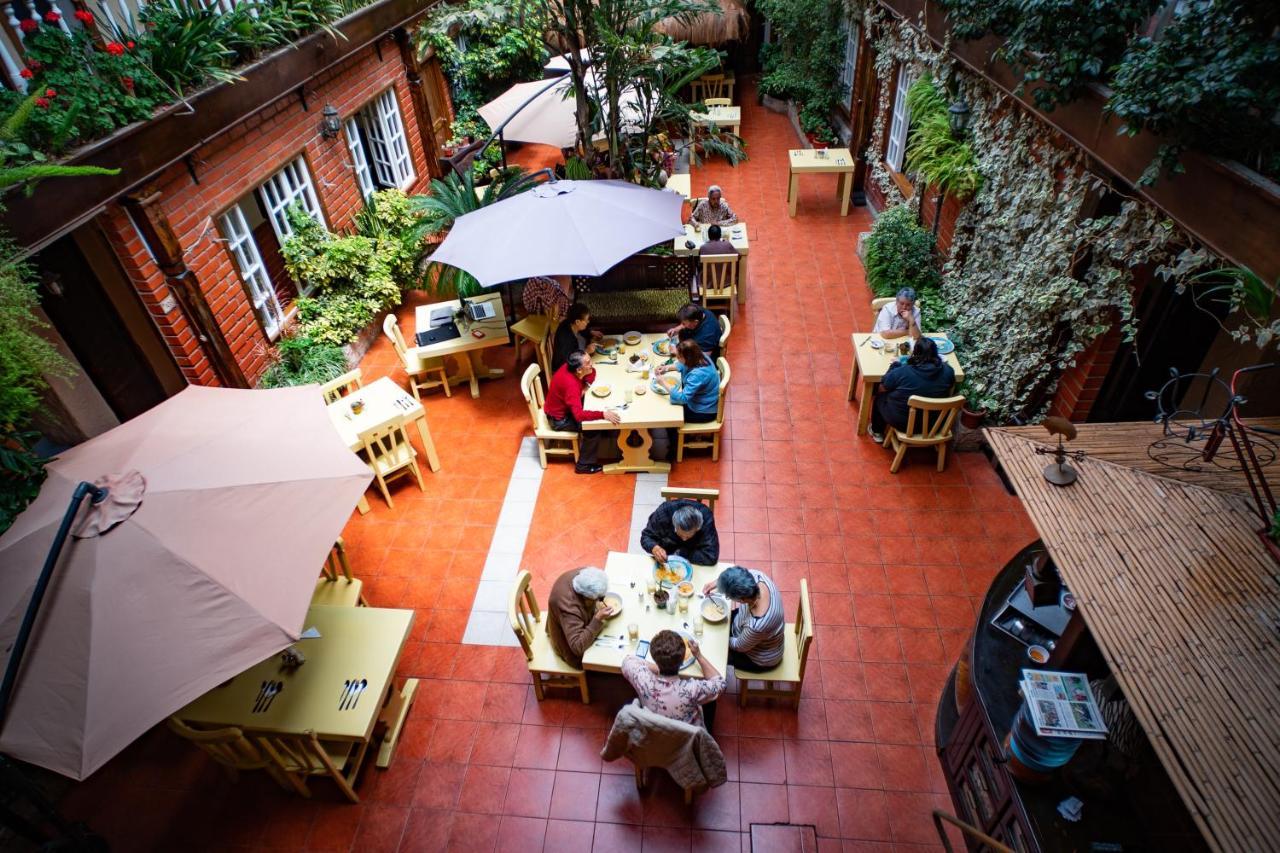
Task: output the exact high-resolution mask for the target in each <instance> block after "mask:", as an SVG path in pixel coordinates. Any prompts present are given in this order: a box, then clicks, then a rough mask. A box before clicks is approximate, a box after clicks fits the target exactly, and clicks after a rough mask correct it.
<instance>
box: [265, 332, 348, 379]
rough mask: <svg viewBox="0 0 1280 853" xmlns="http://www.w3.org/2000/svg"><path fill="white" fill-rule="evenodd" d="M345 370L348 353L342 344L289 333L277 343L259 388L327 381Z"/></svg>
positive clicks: (335, 377)
mask: <svg viewBox="0 0 1280 853" xmlns="http://www.w3.org/2000/svg"><path fill="white" fill-rule="evenodd" d="M346 372H347V355H346V353H344V352H343V351H342V347H340V346H336V345H334V344H325V343H319V342H317V341H316V340H314V339H313V338H311V337H309V336H307V335H290V336H286V337H284V338H281V339H280V342H279V343H277V344H276V351H275V361H273V362H272V364H271V366H270V367H268V368H267V371H266V373H264V374H262V378H261V379H259V380H258V387H259V388H284V387H287V386H290V385H310V384H313V383H325V382H328V381H329V380H330V379H337V378H338V377H339V376H341V375H342V374H344V373H346Z"/></svg>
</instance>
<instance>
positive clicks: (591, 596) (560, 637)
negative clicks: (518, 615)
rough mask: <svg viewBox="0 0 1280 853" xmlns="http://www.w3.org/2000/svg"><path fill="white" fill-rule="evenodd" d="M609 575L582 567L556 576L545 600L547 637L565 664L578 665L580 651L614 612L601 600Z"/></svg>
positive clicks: (598, 632) (585, 648) (580, 659)
mask: <svg viewBox="0 0 1280 853" xmlns="http://www.w3.org/2000/svg"><path fill="white" fill-rule="evenodd" d="M608 591H609V576H608V575H606V574H605V573H604V570H603V569H597V568H595V567H594V566H583V567H582V568H578V569H570V570H569V571H567V572H565V573H564V574H562V575H561V576H560V577H558V578H556V582H555V583H554V584H552V585H551V595H550V596H549V597H548V599H547V637H548V638H550V640H551V647H552V648H553V649H555V650H556V654H558V655H559V656H560V658H561V660H563V661H564V662H565V663H568V664H572V665H573V666H577V667H581V666H582V655H583V653H584V652H585V651H586V650H587V649H589V648H591V644H592V643H594V642H595V641H596V638H597V637H599V636H600V632H601V631H602V630H604V623H605V620H606V619H608V618H610V617H611V616H614V615H615V613H614V612H613V611H612V610H610V609H609V606H608V605H607V604H605V603H604V595H605V593H606V592H608Z"/></svg>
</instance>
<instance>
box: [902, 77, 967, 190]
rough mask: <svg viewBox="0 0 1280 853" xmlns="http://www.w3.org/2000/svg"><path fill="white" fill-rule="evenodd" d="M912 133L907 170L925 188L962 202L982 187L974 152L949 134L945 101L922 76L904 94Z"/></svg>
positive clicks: (949, 124) (930, 81)
mask: <svg viewBox="0 0 1280 853" xmlns="http://www.w3.org/2000/svg"><path fill="white" fill-rule="evenodd" d="M907 107H908V108H909V109H910V110H911V133H910V136H909V137H908V140H907V169H908V171H910V172H914V173H915V174H917V175H919V176H920V178H921V179H922V180H923V181H924V182H925V183H926V184H928V185H930V186H934V187H937V188H938V189H939V190H941V191H942V192H944V193H946V194H947V195H950V196H954V197H956V198H957V199H960V200H961V201H963V200H965V199H968V198H970V197H972V196H973V194H974V193H976V192H977V191H978V190H979V189H980V188H981V187H982V173H981V172H979V171H978V159H977V157H975V156H974V153H973V148H972V147H970V145H969V143H968V142H967V141H965V140H963V139H957V138H956V136H955V134H953V133H952V132H951V121H950V118H949V117H948V114H947V100H946V98H945V97H944V96H943V93H942V92H941V91H940V90H939V89H938V87H937V86H936V85H935V84H934V82H933V78H932V77H930V76H929V75H927V74H926V75H925V76H923V77H921V78H920V79H919V80H917V81H916V82H915V83H913V84H912V86H911V88H910V90H908V91H907Z"/></svg>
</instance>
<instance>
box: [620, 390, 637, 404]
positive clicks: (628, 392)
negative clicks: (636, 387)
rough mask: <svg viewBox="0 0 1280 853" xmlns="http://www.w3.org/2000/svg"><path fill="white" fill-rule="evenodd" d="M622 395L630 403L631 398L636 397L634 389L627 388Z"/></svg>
mask: <svg viewBox="0 0 1280 853" xmlns="http://www.w3.org/2000/svg"><path fill="white" fill-rule="evenodd" d="M622 397H623V399H624V400H625V401H626V402H628V403H630V402H631V401H632V400H634V399H635V398H636V397H635V391H633V390H631V389H630V388H628V389H627V390H626V391H624V392H623V394H622Z"/></svg>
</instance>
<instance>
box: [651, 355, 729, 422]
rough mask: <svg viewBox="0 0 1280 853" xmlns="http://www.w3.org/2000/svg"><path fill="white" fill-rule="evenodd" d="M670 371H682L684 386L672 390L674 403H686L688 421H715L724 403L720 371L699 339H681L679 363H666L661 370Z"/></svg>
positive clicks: (659, 371) (681, 377) (662, 371)
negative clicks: (721, 396) (721, 393)
mask: <svg viewBox="0 0 1280 853" xmlns="http://www.w3.org/2000/svg"><path fill="white" fill-rule="evenodd" d="M670 370H679V371H680V379H681V382H680V387H679V388H677V389H675V390H673V391H672V392H671V402H673V403H680V404H681V405H683V406H684V419H685V422H686V423H692V424H705V423H709V422H711V421H714V420H715V419H716V408H717V405H718V404H719V402H720V372H719V371H717V370H716V367H715V365H714V364H712V363H711V359H709V358H707V355H706V353H704V352H703V351H702V348H701V347H700V346H698V343H697V341H694V340H686V341H681V342H680V346H678V347H676V363H675V364H664V365H662V366H661V367H659V368H658V373H666V372H667V371H670Z"/></svg>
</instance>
